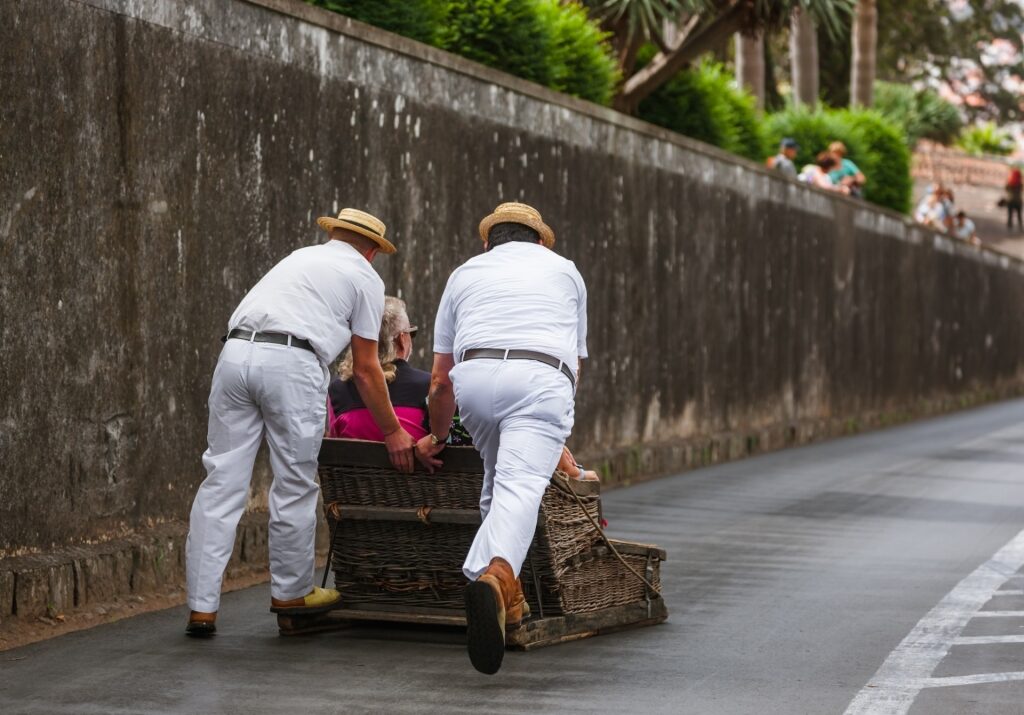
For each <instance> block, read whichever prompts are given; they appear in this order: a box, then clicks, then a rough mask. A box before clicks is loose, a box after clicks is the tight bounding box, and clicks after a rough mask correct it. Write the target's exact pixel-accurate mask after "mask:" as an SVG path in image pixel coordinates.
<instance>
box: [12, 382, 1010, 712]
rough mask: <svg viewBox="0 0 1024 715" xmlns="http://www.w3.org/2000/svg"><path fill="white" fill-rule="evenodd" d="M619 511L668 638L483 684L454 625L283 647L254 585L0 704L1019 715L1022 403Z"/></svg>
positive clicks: (613, 639) (99, 644)
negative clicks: (645, 560)
mask: <svg viewBox="0 0 1024 715" xmlns="http://www.w3.org/2000/svg"><path fill="white" fill-rule="evenodd" d="M606 515H607V516H608V518H609V519H610V520H611V525H612V528H611V531H612V532H613V534H614V535H615V536H620V537H624V538H635V539H640V540H645V541H647V540H649V541H653V542H656V543H659V544H661V545H662V546H664V547H665V548H667V549H668V552H669V558H670V560H669V561H668V562H667V563H666V564H665V570H664V579H665V595H666V598H667V600H668V604H669V608H670V610H671V616H670V620H669V622H668V623H666V624H664V625H661V626H657V627H654V628H647V629H640V630H636V631H630V632H624V633H619V634H615V635H610V636H603V637H600V638H595V639H592V640H588V641H579V642H576V643H570V644H566V645H562V646H558V647H554V648H548V649H543V650H540V651H535V652H532V653H510V654H509V655H508V657H506V659H505V665H504V667H503V668H502V670H501V672H500V673H499V674H498V675H496V676H492V677H488V676H483V675H479V674H477V673H476V672H475V671H473V670H472V668H471V667H470V665H469V663H468V661H467V659H466V656H465V652H464V646H463V643H462V636H461V634H460V633H459V632H453V631H436V630H434V631H416V630H410V629H403V628H390V629H362V630H357V631H350V632H343V633H332V634H324V635H319V636H310V637H302V638H290V639H289V638H280V637H278V636H277V632H276V627H275V623H274V620H273V618H272V617H271V616H270V614H269V613H267V611H266V608H267V603H268V600H269V594H268V590H267V587H266V586H259V587H255V588H252V589H248V590H246V591H241V592H237V593H234V594H230V595H228V596H227V597H226V598H225V599H224V604H223V610H222V616H221V620H220V628H221V634H220V635H218V636H217V637H216V638H215V639H213V640H212V641H209V642H197V641H192V640H188V639H186V638H185V637H184V636H183V635H182V634H181V630H182V626H183V623H184V617H185V611H184V609H181V608H178V609H172V610H170V611H164V612H159V613H152V614H148V615H144V616H140V617H137V618H133V619H130V620H126V621H122V622H119V623H116V624H112V625H109V626H103V627H100V628H96V629H93V630H90V631H83V632H79V633H75V634H71V635H68V636H64V637H61V638H58V639H54V640H51V641H48V642H45V643H39V644H35V645H32V646H27V647H25V648H21V649H18V650H14V651H9V652H6V653H2V654H0V712H2V713H4V714H5V715H14V714H15V713H45V714H46V715H54V714H65V713H66V714H71V713H73V714H74V715H87V714H90V713H97V714H98V713H102V714H103V715H109V714H112V713H133V714H134V713H245V714H246V715H258V714H262V713H268V714H269V713H274V714H278V713H306V714H312V713H356V712H381V713H414V712H415V713H419V712H423V713H426V712H444V713H463V712H464V713H470V712H472V713H482V712H487V713H492V712H500V713H531V714H539V713H574V712H580V713H583V712H586V713H618V714H621V713H635V712H645V713H700V714H701V715H714V714H717V713H729V714H730V715H734V714H736V713H757V714H758V715H764V714H767V713H780V714H785V715H795V714H799V713H809V714H811V713H813V714H815V715H820V714H825V713H837V714H839V713H844V712H849V713H866V712H870V713H877V714H881V715H885V714H886V713H902V712H911V713H915V714H918V713H920V714H924V713H927V714H928V715H944V714H946V713H949V714H953V713H956V714H957V715H963V714H965V713H986V714H990V715H991V714H999V713H1014V714H1019V713H1020V712H1021V703H1022V702H1024V680H1021V678H1024V673H1021V672H1019V671H1022V670H1024V665H1022V664H1024V576H1021V575H1019V574H1020V572H1019V571H1018V569H1019V566H1020V564H1019V562H1020V561H1021V560H1024V537H1022V536H1020V534H1021V530H1022V528H1024V401H1014V402H1007V403H1002V404H999V405H994V406H991V407H987V408H983V409H979V410H974V411H970V412H964V413H960V414H957V415H954V416H950V417H946V418H941V419H937V420H932V421H928V422H922V423H918V424H915V425H910V426H906V427H900V428H896V429H891V430H887V431H885V432H878V433H873V434H868V435H863V436H859V437H854V438H849V439H844V440H838V441H834V442H830V443H827V444H821V445H816V446H811V447H806V448H802V449H796V450H790V451H785V452H779V453H775V454H771V455H765V456H762V457H757V458H753V459H748V460H745V461H741V462H736V463H733V464H726V465H721V466H717V467H714V468H710V469H705V470H701V471H698V472H692V473H689V474H684V475H681V476H678V477H673V478H668V479H663V480H658V481H654V482H650V483H647V484H643V485H640V486H636V487H632V488H629V489H622V490H618V491H614V492H611V493H609V494H608V495H607V497H606ZM995 590H998V591H1000V593H998V594H994V591H995Z"/></svg>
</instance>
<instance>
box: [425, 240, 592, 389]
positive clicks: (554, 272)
mask: <svg viewBox="0 0 1024 715" xmlns="http://www.w3.org/2000/svg"><path fill="white" fill-rule="evenodd" d="M474 348H501V349H508V350H536V351H538V352H542V353H545V354H547V355H551V356H552V357H556V358H558V359H559V360H561V361H562V362H564V363H565V364H567V365H568V366H569V367H571V368H576V369H578V367H579V365H578V361H577V356H578V357H582V358H585V357H587V287H586V286H585V285H584V283H583V277H582V276H581V275H580V273H579V271H577V270H576V266H575V264H573V262H572V261H569V260H567V259H565V258H562V257H561V256H559V255H558V254H557V253H555V252H554V251H551V250H549V249H547V248H545V247H544V246H541V245H540V244H537V243H524V242H520V241H516V242H512V243H503V244H501V245H500V246H495V247H494V248H493V249H492V250H490V251H488V252H486V253H484V254H481V255H479V256H476V257H474V258H471V259H469V260H468V261H466V262H465V263H463V264H462V265H461V266H459V267H458V268H456V269H455V271H454V272H453V273H452V275H451V277H449V278H448V285H447V286H445V289H444V295H442V296H441V305H440V306H438V309H437V321H436V322H435V324H434V352H436V353H452V354H454V356H455V360H456V362H458V361H460V360H461V359H462V353H464V352H465V351H466V350H471V349H474Z"/></svg>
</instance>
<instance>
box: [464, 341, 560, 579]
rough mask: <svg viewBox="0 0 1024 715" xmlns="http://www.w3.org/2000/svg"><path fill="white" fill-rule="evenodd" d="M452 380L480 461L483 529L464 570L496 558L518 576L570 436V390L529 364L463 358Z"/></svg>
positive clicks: (473, 575)
mask: <svg viewBox="0 0 1024 715" xmlns="http://www.w3.org/2000/svg"><path fill="white" fill-rule="evenodd" d="M451 378H452V382H453V383H454V386H455V399H456V401H457V402H458V405H459V415H460V416H461V418H462V424H464V425H465V426H466V429H467V430H469V433H470V434H471V435H472V436H473V444H474V446H476V448H477V451H479V452H480V456H481V457H482V458H483V462H484V485H483V491H482V492H481V494H480V515H481V516H482V517H483V523H482V524H481V525H480V529H479V531H477V533H476V538H474V539H473V545H472V546H471V547H470V549H469V554H468V555H467V556H466V562H465V563H464V564H463V565H462V571H463V573H465V574H466V577H467V578H469V579H473V580H475V579H477V578H478V577H479V576H480V574H482V573H483V572H484V571H486V570H487V566H488V565H489V564H490V562H491V559H493V558H495V557H497V556H500V557H501V558H503V559H505V561H507V562H508V563H509V565H511V566H512V569H513V571H515V574H516V576H518V575H519V571H520V569H521V568H522V565H523V560H524V559H525V558H526V552H527V551H528V550H529V548H530V543H531V542H532V541H533V532H534V531H535V530H536V528H537V511H538V510H539V509H540V501H541V498H542V497H543V496H544V490H545V489H546V488H547V485H548V482H549V481H550V480H551V473H552V472H553V471H554V470H555V466H556V465H557V464H558V458H559V456H560V455H561V453H562V446H563V445H564V444H565V440H566V439H567V438H568V437H569V433H570V432H571V431H572V423H573V388H572V384H571V383H570V382H569V380H568V378H567V377H566V376H565V375H563V374H562V373H560V372H559V371H558V370H556V369H555V368H553V367H551V366H549V365H545V364H543V363H539V362H536V361H531V360H508V361H505V360H487V359H484V360H469V361H467V362H462V363H459V364H458V365H456V366H455V368H454V369H453V370H452V371H451Z"/></svg>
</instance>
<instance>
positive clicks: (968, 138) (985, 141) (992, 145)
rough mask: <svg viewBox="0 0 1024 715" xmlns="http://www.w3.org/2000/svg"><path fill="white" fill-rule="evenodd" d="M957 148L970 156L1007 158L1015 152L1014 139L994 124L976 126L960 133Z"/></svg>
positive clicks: (987, 123)
mask: <svg viewBox="0 0 1024 715" xmlns="http://www.w3.org/2000/svg"><path fill="white" fill-rule="evenodd" d="M957 146H959V147H960V148H961V149H963V150H964V151H966V152H967V153H968V154H979V155H980V154H997V155H999V156H1006V155H1007V154H1012V153H1013V150H1014V142H1013V137H1011V136H1010V135H1009V134H1008V133H1007V132H1005V131H1003V130H1002V129H1000V128H999V127H997V126H996V125H995V123H994V122H986V123H985V124H975V125H974V126H970V127H967V128H966V129H964V130H963V131H962V132H961V133H960V139H959V141H957Z"/></svg>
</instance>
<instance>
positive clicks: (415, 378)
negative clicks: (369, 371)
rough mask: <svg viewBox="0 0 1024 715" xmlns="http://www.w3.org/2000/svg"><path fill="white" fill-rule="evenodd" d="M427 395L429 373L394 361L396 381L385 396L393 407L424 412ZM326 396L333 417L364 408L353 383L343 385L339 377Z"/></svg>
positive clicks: (390, 384) (401, 361)
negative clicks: (388, 397) (329, 401)
mask: <svg viewBox="0 0 1024 715" xmlns="http://www.w3.org/2000/svg"><path fill="white" fill-rule="evenodd" d="M429 391H430V373H429V372H426V371H425V370H417V369H416V368H414V367H413V366H412V365H410V364H409V363H407V362H406V361H405V360H395V379H394V380H393V381H392V382H390V383H388V395H389V396H390V397H391V404H392V405H394V406H395V407H419V408H423V409H426V404H427V393H428V392H429ZM327 394H328V395H329V396H330V398H331V406H332V407H333V408H334V414H336V415H340V414H343V413H345V412H351V411H352V410H360V409H363V408H365V407H366V405H365V404H363V398H361V397H360V396H359V390H357V389H356V383H355V382H354V381H353V380H348V381H347V382H346V381H343V380H342V379H341V378H340V377H336V378H334V379H333V380H331V386H330V387H329V388H328V389H327Z"/></svg>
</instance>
